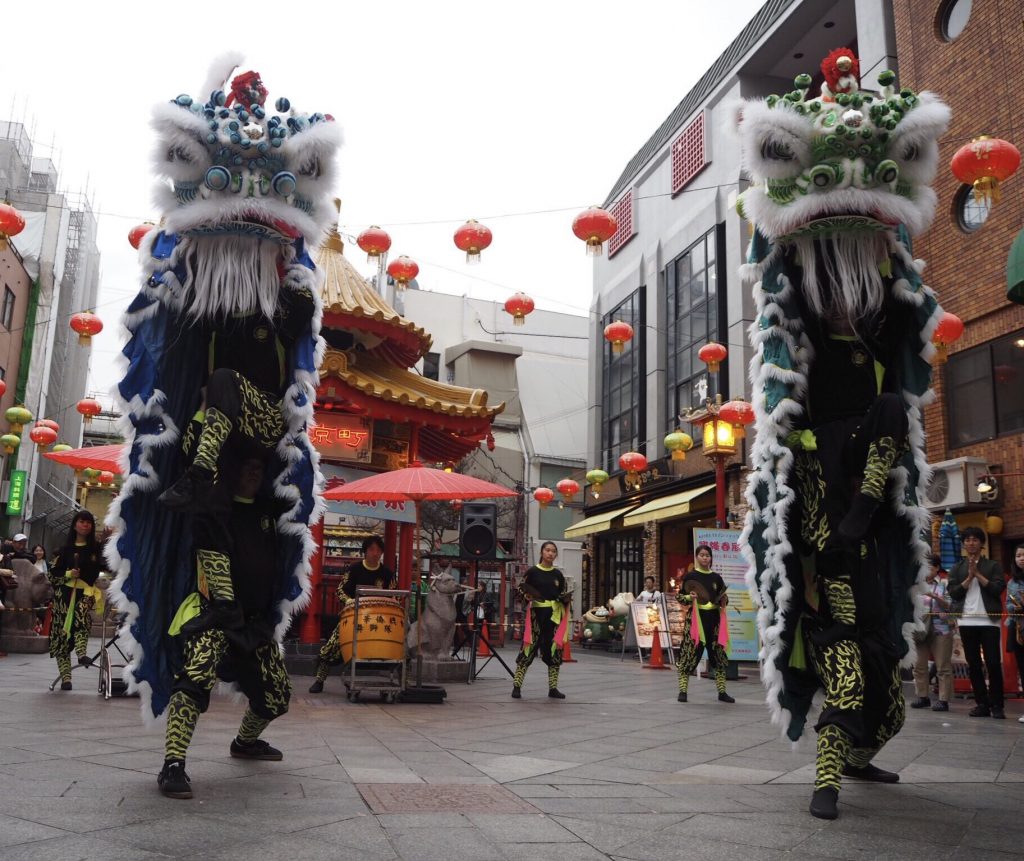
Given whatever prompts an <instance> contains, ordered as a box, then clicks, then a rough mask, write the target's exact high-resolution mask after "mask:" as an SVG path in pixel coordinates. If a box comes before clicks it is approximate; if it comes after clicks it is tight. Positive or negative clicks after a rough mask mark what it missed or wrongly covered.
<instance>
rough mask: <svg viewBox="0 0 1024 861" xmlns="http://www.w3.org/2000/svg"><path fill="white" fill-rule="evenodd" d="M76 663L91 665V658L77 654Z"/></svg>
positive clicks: (83, 665) (81, 665)
mask: <svg viewBox="0 0 1024 861" xmlns="http://www.w3.org/2000/svg"><path fill="white" fill-rule="evenodd" d="M78 665H79V666H80V667H91V666H92V658H90V657H89V656H88V655H79V656H78Z"/></svg>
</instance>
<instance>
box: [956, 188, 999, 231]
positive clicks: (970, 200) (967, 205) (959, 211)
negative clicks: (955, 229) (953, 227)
mask: <svg viewBox="0 0 1024 861" xmlns="http://www.w3.org/2000/svg"><path fill="white" fill-rule="evenodd" d="M953 208H954V211H955V212H956V222H957V224H958V225H959V227H960V229H961V230H962V231H963V232H964V233H974V231H975V230H977V229H978V228H979V227H981V225H983V224H984V223H985V222H986V221H988V215H989V212H991V211H992V204H991V201H989V200H988V198H982V199H981V200H980V201H979V200H976V199H975V197H974V189H973V188H972V187H971V186H969V185H961V186H960V190H959V191H958V192H957V193H956V197H955V198H954V199H953Z"/></svg>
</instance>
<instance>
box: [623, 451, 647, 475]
mask: <svg viewBox="0 0 1024 861" xmlns="http://www.w3.org/2000/svg"><path fill="white" fill-rule="evenodd" d="M619 467H620V468H621V469H624V470H626V472H641V471H642V470H645V469H647V458H646V457H644V456H643V455H642V454H640V452H638V451H627V452H626V453H625V454H624V455H622V457H620V458H619Z"/></svg>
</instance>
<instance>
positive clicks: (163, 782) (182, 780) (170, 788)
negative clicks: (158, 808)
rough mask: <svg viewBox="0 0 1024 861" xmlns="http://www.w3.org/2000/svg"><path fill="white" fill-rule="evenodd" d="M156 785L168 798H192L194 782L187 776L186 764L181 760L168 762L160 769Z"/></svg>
mask: <svg viewBox="0 0 1024 861" xmlns="http://www.w3.org/2000/svg"><path fill="white" fill-rule="evenodd" d="M156 785H157V786H159V787H160V791H161V792H162V793H163V794H164V795H166V796H167V797H168V798H191V797H192V781H191V780H189V779H188V775H187V774H185V763H183V762H181V761H179V760H168V761H165V762H164V767H163V768H161V769H160V774H159V775H158V776H157V779H156Z"/></svg>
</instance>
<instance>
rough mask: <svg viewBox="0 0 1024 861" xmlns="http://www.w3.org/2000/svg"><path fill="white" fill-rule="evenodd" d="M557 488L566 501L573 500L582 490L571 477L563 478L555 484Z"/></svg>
mask: <svg viewBox="0 0 1024 861" xmlns="http://www.w3.org/2000/svg"><path fill="white" fill-rule="evenodd" d="M555 490H557V491H558V492H559V493H560V494H562V499H563V500H564V501H565V502H572V499H573V497H574V496H575V495H576V494H577V493H579V492H580V486H579V483H578V482H576V481H573V480H572V479H571V478H563V479H562V480H561V481H560V482H558V484H556V485H555Z"/></svg>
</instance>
